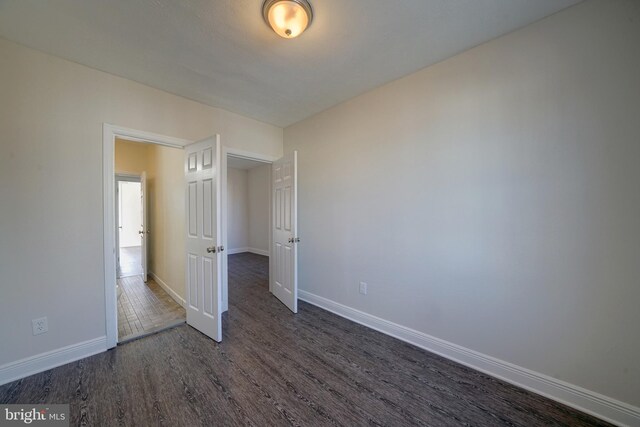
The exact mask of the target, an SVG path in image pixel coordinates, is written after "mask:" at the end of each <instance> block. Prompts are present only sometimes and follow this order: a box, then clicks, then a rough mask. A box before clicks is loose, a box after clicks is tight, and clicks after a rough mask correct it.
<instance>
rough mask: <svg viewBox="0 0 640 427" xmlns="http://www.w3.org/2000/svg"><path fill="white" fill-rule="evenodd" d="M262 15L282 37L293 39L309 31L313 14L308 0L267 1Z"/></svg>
mask: <svg viewBox="0 0 640 427" xmlns="http://www.w3.org/2000/svg"><path fill="white" fill-rule="evenodd" d="M262 15H263V17H264V19H265V21H267V23H268V24H269V25H270V26H271V28H273V31H275V32H276V34H277V35H279V36H280V37H284V38H285V39H292V38H294V37H297V36H299V35H300V34H302V32H303V31H304V30H306V29H307V27H308V26H309V24H310V23H311V20H312V19H313V13H312V11H311V6H310V5H309V3H308V2H307V1H306V0H267V1H265V3H264V5H263V8H262Z"/></svg>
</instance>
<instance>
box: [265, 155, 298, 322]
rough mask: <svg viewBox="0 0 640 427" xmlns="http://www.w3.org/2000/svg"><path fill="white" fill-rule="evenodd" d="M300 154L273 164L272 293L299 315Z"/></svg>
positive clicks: (287, 156) (288, 156) (289, 156)
mask: <svg viewBox="0 0 640 427" xmlns="http://www.w3.org/2000/svg"><path fill="white" fill-rule="evenodd" d="M297 163H298V152H297V151H294V152H293V153H291V154H289V155H286V156H284V157H283V158H281V159H279V160H276V161H275V162H274V163H273V170H272V173H271V179H272V206H273V215H272V221H273V224H272V229H273V242H272V247H271V269H272V274H271V275H270V278H271V281H272V283H271V286H269V288H270V289H271V292H273V294H274V295H275V296H276V297H277V298H278V299H279V300H280V301H282V302H283V304H284V305H286V306H287V307H288V308H289V310H291V311H293V312H294V313H297V312H298V263H297V260H298V252H297V244H298V242H299V241H300V239H299V238H298V228H297V227H298V208H297V198H298V197H297V185H298V183H297V179H298V178H297V172H298V171H297V168H298V165H297Z"/></svg>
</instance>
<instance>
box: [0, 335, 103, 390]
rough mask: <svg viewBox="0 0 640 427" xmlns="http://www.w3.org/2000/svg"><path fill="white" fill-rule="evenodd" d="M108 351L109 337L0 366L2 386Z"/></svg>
mask: <svg viewBox="0 0 640 427" xmlns="http://www.w3.org/2000/svg"><path fill="white" fill-rule="evenodd" d="M103 351H107V337H106V336H105V337H99V338H94V339H92V340H88V341H83V342H81V343H78V344H72V345H68V346H66V347H62V348H58V349H56V350H51V351H47V352H46V353H41V354H37V355H35V356H31V357H25V358H24V359H20V360H17V361H15V362H11V363H7V364H5V365H2V366H0V385H3V384H7V383H10V382H11V381H15V380H18V379H20V378H24V377H28V376H29V375H33V374H37V373H39V372H43V371H47V370H49V369H53V368H56V367H58V366H62V365H66V364H67V363H71V362H75V361H76V360H80V359H84V358H85V357H89V356H93V355H94V354H98V353H102V352H103Z"/></svg>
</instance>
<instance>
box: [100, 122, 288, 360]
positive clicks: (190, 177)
mask: <svg viewBox="0 0 640 427" xmlns="http://www.w3.org/2000/svg"><path fill="white" fill-rule="evenodd" d="M118 138H120V139H126V140H128V141H129V142H137V143H143V144H142V145H157V146H163V147H171V148H174V149H176V148H177V149H179V150H180V152H181V153H182V155H183V164H182V166H183V168H182V171H183V174H182V175H181V177H180V178H176V179H175V180H172V181H173V182H178V183H180V185H182V186H183V187H182V188H183V193H182V197H183V199H182V202H181V203H177V204H175V203H174V204H173V205H174V206H178V205H180V204H181V205H182V206H183V207H184V212H183V214H184V215H183V218H182V221H179V222H181V223H182V224H183V226H184V230H183V233H182V234H178V235H176V236H174V237H175V238H173V239H172V240H171V243H170V245H169V246H170V247H173V246H177V247H180V249H181V251H180V252H181V253H182V255H183V257H182V261H184V263H185V269H184V270H185V273H186V274H185V275H184V276H183V279H184V280H183V284H184V288H183V289H184V297H182V298H183V299H182V300H180V297H181V296H180V295H178V294H177V293H175V292H173V293H172V292H168V293H169V294H170V296H171V297H172V298H174V299H176V300H180V301H181V303H182V306H183V307H185V308H186V313H187V315H186V323H187V324H189V325H190V326H192V327H194V328H195V329H198V330H199V331H200V332H202V333H204V334H205V335H207V336H209V337H211V338H212V339H214V340H215V341H218V342H220V341H221V340H222V319H221V314H222V313H223V312H224V311H226V310H227V309H228V268H227V267H228V259H227V258H228V257H227V254H228V251H225V247H226V246H227V223H226V221H227V219H228V218H227V216H228V215H227V212H226V209H222V207H226V206H227V200H226V193H227V191H226V190H227V188H226V181H227V156H228V155H231V156H232V157H240V158H245V159H251V160H257V161H262V162H265V163H271V164H272V170H273V172H274V173H272V179H271V182H270V185H271V193H270V196H271V199H270V200H271V201H272V202H271V208H270V215H271V217H270V220H269V222H270V239H269V240H270V245H271V246H270V247H269V255H270V256H269V268H268V275H269V276H270V280H269V290H270V291H271V292H272V293H273V294H274V295H276V296H277V297H278V299H280V301H282V302H283V303H284V304H285V305H286V306H287V308H288V309H290V310H291V311H293V312H294V313H295V312H297V305H296V304H297V255H296V253H297V249H296V247H297V245H295V244H294V243H297V242H299V239H298V238H297V235H296V233H297V227H296V224H297V208H296V187H297V184H296V182H297V179H296V170H297V166H296V165H297V160H296V159H297V157H296V156H297V153H296V152H295V151H294V152H292V153H290V154H288V155H285V156H284V157H282V158H276V157H273V158H272V157H270V156H265V155H254V154H253V153H248V152H244V151H243V150H238V149H231V148H226V147H223V146H222V145H221V142H220V135H213V136H210V137H208V138H205V139H202V140H200V141H197V142H192V141H188V140H183V139H179V138H174V137H167V136H163V135H159V134H153V133H150V132H144V131H138V130H134V129H127V128H123V127H119V126H114V125H110V124H107V123H105V124H104V125H103V159H104V165H103V185H104V188H103V194H104V234H103V236H104V265H105V287H104V289H105V312H106V316H105V317H106V319H105V320H106V344H107V348H113V347H115V346H116V345H117V344H118V341H119V339H118V325H117V320H118V306H117V287H116V282H117V278H116V264H117V261H116V257H117V255H116V252H117V251H116V242H115V240H116V227H115V215H116V211H115V179H114V177H115V173H116V168H115V155H114V152H115V143H116V140H117V139H118ZM151 186H153V184H151ZM151 198H152V199H153V197H151ZM273 201H276V202H275V203H274V202H273ZM276 206H280V208H277V207H276ZM151 216H153V213H152V214H151ZM274 218H278V221H275V220H274ZM152 222H153V221H152ZM174 222H176V223H177V222H178V221H174ZM160 230H161V229H160ZM151 231H154V230H153V229H152V230H151ZM158 231H159V229H157V228H156V229H155V231H154V232H153V233H151V234H150V241H151V244H153V240H154V233H155V234H156V236H157V233H158ZM180 245H182V246H180ZM165 247H166V246H165ZM274 249H276V250H275V251H274ZM277 249H280V251H278V250H277ZM143 252H144V251H143ZM274 253H275V256H273V254H274ZM263 256H264V255H263ZM151 258H152V259H153V257H151ZM274 259H275V260H274ZM274 265H275V266H276V269H275V270H276V271H278V272H279V274H275V273H274V268H273V266H274ZM152 270H153V267H152V266H150V273H149V274H150V277H151V278H153V279H156V276H154V275H153V274H152V273H153V271H152ZM125 279H126V278H125ZM156 281H157V282H158V284H159V285H160V286H161V287H162V288H163V289H164V285H163V283H162V281H160V280H157V279H156ZM165 284H166V283H165ZM276 288H278V289H280V290H286V291H288V292H289V296H290V298H283V297H282V294H281V295H278V292H274V289H276ZM165 290H166V289H165Z"/></svg>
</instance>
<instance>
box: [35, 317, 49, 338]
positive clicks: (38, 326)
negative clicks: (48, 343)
mask: <svg viewBox="0 0 640 427" xmlns="http://www.w3.org/2000/svg"><path fill="white" fill-rule="evenodd" d="M31 326H32V328H33V335H40V334H44V333H45V332H47V331H48V330H49V322H48V321H47V318H46V317H41V318H39V319H33V320H32V321H31Z"/></svg>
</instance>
